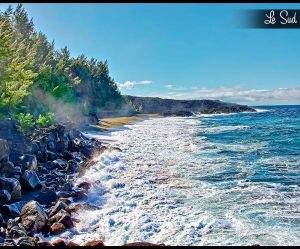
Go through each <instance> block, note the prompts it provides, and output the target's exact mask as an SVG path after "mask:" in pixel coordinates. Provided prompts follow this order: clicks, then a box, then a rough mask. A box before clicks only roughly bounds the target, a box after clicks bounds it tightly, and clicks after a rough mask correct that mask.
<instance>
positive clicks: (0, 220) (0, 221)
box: [0, 213, 4, 226]
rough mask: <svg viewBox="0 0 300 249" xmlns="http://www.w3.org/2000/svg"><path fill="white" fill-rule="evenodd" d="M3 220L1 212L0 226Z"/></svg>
mask: <svg viewBox="0 0 300 249" xmlns="http://www.w3.org/2000/svg"><path fill="white" fill-rule="evenodd" d="M3 222H4V219H3V216H2V214H1V213H0V226H1V225H2V223H3Z"/></svg>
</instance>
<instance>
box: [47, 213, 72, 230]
mask: <svg viewBox="0 0 300 249" xmlns="http://www.w3.org/2000/svg"><path fill="white" fill-rule="evenodd" d="M49 222H50V223H56V222H58V223H61V224H63V225H64V226H65V227H68V228H72V227H74V223H73V221H72V218H71V215H70V214H69V213H68V212H67V211H66V210H64V209H62V210H60V211H59V212H58V213H57V214H55V215H53V216H52V217H51V218H50V219H49Z"/></svg>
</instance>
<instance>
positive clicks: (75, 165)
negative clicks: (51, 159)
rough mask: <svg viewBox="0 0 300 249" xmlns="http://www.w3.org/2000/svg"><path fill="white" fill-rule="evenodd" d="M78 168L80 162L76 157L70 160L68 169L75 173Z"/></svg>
mask: <svg viewBox="0 0 300 249" xmlns="http://www.w3.org/2000/svg"><path fill="white" fill-rule="evenodd" d="M77 169H78V162H77V161H76V160H75V159H72V160H69V161H68V166H67V171H68V172H69V173H71V174H74V173H75V172H76V171H77Z"/></svg>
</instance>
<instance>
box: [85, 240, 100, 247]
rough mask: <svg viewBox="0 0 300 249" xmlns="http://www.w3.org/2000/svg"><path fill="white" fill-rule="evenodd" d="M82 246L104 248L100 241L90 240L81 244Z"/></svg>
mask: <svg viewBox="0 0 300 249" xmlns="http://www.w3.org/2000/svg"><path fill="white" fill-rule="evenodd" d="M83 246H105V245H104V243H103V241H102V240H92V241H88V242H86V243H84V244H83Z"/></svg>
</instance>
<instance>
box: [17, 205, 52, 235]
mask: <svg viewBox="0 0 300 249" xmlns="http://www.w3.org/2000/svg"><path fill="white" fill-rule="evenodd" d="M21 217H22V224H23V226H24V227H25V228H26V230H31V231H33V232H40V231H41V230H42V229H43V227H44V226H45V225H46V223H47V220H48V217H47V214H46V212H45V211H44V209H43V207H42V206H41V205H40V204H39V203H38V202H37V201H30V202H28V203H27V204H25V206H24V207H23V208H22V212H21Z"/></svg>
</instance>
